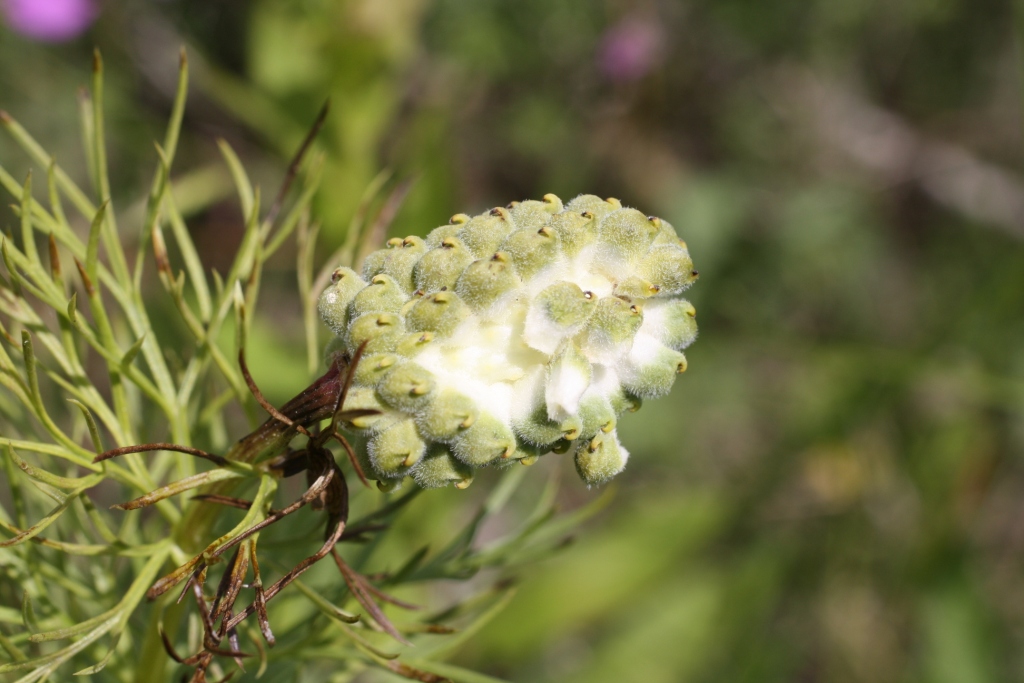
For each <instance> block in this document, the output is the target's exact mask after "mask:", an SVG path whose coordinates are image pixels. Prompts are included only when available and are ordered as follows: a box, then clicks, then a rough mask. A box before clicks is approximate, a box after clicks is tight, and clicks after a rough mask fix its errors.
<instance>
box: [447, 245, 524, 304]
mask: <svg viewBox="0 0 1024 683" xmlns="http://www.w3.org/2000/svg"><path fill="white" fill-rule="evenodd" d="M520 284H521V283H520V280H519V276H517V275H516V271H515V268H514V267H513V266H512V264H511V263H510V262H509V258H508V255H507V254H504V253H502V252H500V251H499V252H497V253H495V254H494V255H493V256H491V257H490V258H487V259H480V260H479V261H474V262H473V263H471V264H469V267H467V268H466V270H464V271H463V273H462V275H461V276H460V277H459V281H458V282H457V283H456V284H455V292H456V293H457V294H458V295H459V296H460V297H461V298H462V300H463V301H465V302H466V304H468V305H469V307H470V308H472V309H473V310H474V311H482V310H484V309H486V308H489V307H490V306H491V305H492V304H493V303H494V302H495V301H497V300H498V299H499V298H500V297H501V296H502V295H504V294H510V293H512V292H513V291H514V290H515V289H516V288H518V287H519V285H520Z"/></svg>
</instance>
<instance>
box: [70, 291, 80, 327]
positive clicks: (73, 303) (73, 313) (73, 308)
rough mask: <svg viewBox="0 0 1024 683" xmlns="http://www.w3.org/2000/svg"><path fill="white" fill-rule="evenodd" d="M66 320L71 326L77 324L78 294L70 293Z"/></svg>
mask: <svg viewBox="0 0 1024 683" xmlns="http://www.w3.org/2000/svg"><path fill="white" fill-rule="evenodd" d="M68 320H70V321H71V324H72V325H77V324H78V292H72V293H71V298H70V299H69V300H68Z"/></svg>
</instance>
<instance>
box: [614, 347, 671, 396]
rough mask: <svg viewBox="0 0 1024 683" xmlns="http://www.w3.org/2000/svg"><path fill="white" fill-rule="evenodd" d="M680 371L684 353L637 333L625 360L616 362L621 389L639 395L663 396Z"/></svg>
mask: <svg viewBox="0 0 1024 683" xmlns="http://www.w3.org/2000/svg"><path fill="white" fill-rule="evenodd" d="M682 372H686V356H684V355H683V354H682V353H681V352H679V351H675V350H673V349H670V348H668V347H666V346H662V345H661V343H660V342H659V341H658V340H656V339H654V338H653V337H648V336H647V335H637V338H636V340H635V341H634V342H633V348H632V349H631V350H630V352H629V356H628V357H627V360H626V362H624V363H622V364H620V374H621V377H622V386H623V388H625V389H626V391H628V392H630V393H632V394H635V395H637V396H640V397H641V398H657V397H658V396H664V395H665V394H667V393H668V392H669V390H670V389H671V388H672V384H673V383H674V382H675V381H676V375H677V374H679V373H682Z"/></svg>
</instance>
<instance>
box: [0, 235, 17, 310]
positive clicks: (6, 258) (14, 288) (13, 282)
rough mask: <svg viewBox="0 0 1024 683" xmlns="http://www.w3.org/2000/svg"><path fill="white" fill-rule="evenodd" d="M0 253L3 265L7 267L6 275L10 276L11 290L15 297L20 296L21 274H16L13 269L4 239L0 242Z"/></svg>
mask: <svg viewBox="0 0 1024 683" xmlns="http://www.w3.org/2000/svg"><path fill="white" fill-rule="evenodd" d="M0 251H2V252H3V257H4V265H5V266H6V267H7V273H8V274H9V275H10V276H11V290H12V291H13V292H14V295H15V296H19V297H20V296H21V274H20V273H18V271H17V269H16V268H15V267H14V262H13V261H12V260H11V252H10V249H8V247H7V238H6V237H4V238H3V239H2V240H0Z"/></svg>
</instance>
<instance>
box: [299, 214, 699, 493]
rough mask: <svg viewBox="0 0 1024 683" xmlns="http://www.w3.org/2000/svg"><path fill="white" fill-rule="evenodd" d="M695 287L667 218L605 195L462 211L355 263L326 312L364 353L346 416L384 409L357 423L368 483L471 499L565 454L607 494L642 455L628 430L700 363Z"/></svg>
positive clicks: (327, 296) (331, 291)
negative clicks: (629, 420)
mask: <svg viewBox="0 0 1024 683" xmlns="http://www.w3.org/2000/svg"><path fill="white" fill-rule="evenodd" d="M696 278H697V272H696V271H695V270H694V269H693V262H692V261H691V259H690V253H689V251H688V249H687V247H686V245H685V243H683V242H682V241H681V240H680V239H679V236H678V235H677V234H676V232H675V229H674V228H673V227H672V226H671V225H670V224H669V223H668V222H667V221H665V220H662V219H660V218H658V217H656V216H649V215H647V214H645V213H643V212H641V211H637V210H636V209H631V208H626V207H623V206H622V203H621V202H620V201H619V200H618V199H614V198H608V199H605V198H601V197H597V196H595V195H581V196H579V197H576V198H575V199H573V200H571V201H569V202H567V203H564V204H563V202H562V200H560V199H559V198H558V197H556V196H555V195H550V194H549V195H545V196H544V198H543V199H540V200H527V201H521V202H512V203H510V204H509V205H508V206H507V207H497V208H494V209H490V210H488V211H485V212H483V213H481V214H479V215H477V216H469V215H466V214H456V215H454V216H452V218H451V220H450V221H449V223H448V224H446V225H442V226H440V227H438V228H435V229H434V230H433V231H431V233H430V234H429V235H427V236H426V237H425V238H420V237H416V236H411V237H406V238H397V237H396V238H393V239H391V240H389V241H388V244H387V246H386V248H384V249H381V250H379V251H376V252H373V253H371V254H369V255H368V256H367V258H366V259H365V261H364V264H363V269H362V273H361V274H360V273H356V272H355V271H353V270H351V269H348V268H339V269H338V270H337V271H335V276H334V278H332V282H331V285H330V286H329V287H328V288H327V289H326V290H325V291H324V292H323V294H322V295H321V297H320V302H319V310H320V315H321V317H322V318H323V319H324V322H325V323H326V324H327V325H328V326H329V327H330V328H331V330H332V331H334V333H335V334H336V335H338V337H339V338H340V340H341V341H340V343H341V344H342V346H343V347H344V348H345V349H346V350H347V352H348V353H349V354H352V353H354V352H355V350H356V349H357V348H358V347H359V346H360V345H362V344H365V347H364V348H363V356H362V359H361V361H360V363H359V365H358V367H357V368H356V371H355V373H354V378H353V386H352V389H351V391H350V393H349V397H348V399H347V401H346V408H364V409H368V410H376V411H379V413H377V414H373V415H370V416H360V417H356V418H355V419H353V420H351V422H350V424H351V427H352V428H353V429H354V430H356V431H357V432H363V433H364V434H365V435H366V437H365V438H366V446H365V450H366V453H360V454H359V457H360V458H361V459H365V460H366V461H367V462H369V463H370V464H371V467H370V468H369V469H370V471H369V472H368V474H369V475H370V476H373V477H375V478H377V479H379V480H380V487H381V488H382V490H393V489H395V488H397V486H398V485H399V484H400V482H401V480H402V478H404V477H405V476H412V478H413V479H414V480H415V481H416V482H417V483H418V484H419V485H420V486H423V487H427V488H430V487H437V486H447V485H449V484H453V485H455V486H458V487H460V488H464V487H465V486H468V485H469V483H470V482H471V481H472V479H473V472H474V471H475V470H476V469H477V468H479V467H484V466H488V465H491V464H495V463H503V464H515V463H522V464H524V465H528V464H531V463H533V462H536V460H537V459H538V458H540V457H542V456H544V455H545V454H547V453H551V452H555V453H568V454H570V455H571V456H572V457H573V459H574V462H575V465H576V471H577V472H578V474H579V475H580V477H581V479H583V481H584V482H586V484H587V485H589V486H593V485H598V484H601V483H603V482H606V481H607V480H609V479H610V478H612V477H614V476H615V475H616V474H618V473H619V472H620V471H621V470H622V468H623V467H624V466H625V464H626V461H627V459H628V457H629V454H628V452H627V450H626V449H625V448H624V447H623V445H622V444H621V443H620V442H619V439H618V436H617V434H616V427H617V425H618V421H619V420H620V419H622V416H623V414H624V413H627V412H635V411H636V410H638V409H639V408H640V406H641V404H642V399H644V398H648V399H652V398H657V397H659V396H664V395H665V394H667V393H668V392H669V391H670V390H671V388H672V386H673V385H674V383H675V379H676V377H678V375H679V374H680V373H681V372H683V371H684V370H685V369H686V357H685V356H684V355H683V353H682V351H683V349H685V348H686V347H687V346H689V345H690V344H691V343H692V342H693V341H694V339H696V336H697V323H696V311H695V310H694V308H693V306H692V305H691V304H690V303H689V302H687V301H686V300H684V299H681V298H679V295H680V294H681V293H682V292H683V291H684V290H686V289H687V288H688V287H689V286H690V285H691V284H693V282H694V280H695V279H696ZM338 344H339V342H334V343H333V344H332V345H331V348H335V347H337V346H338Z"/></svg>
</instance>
